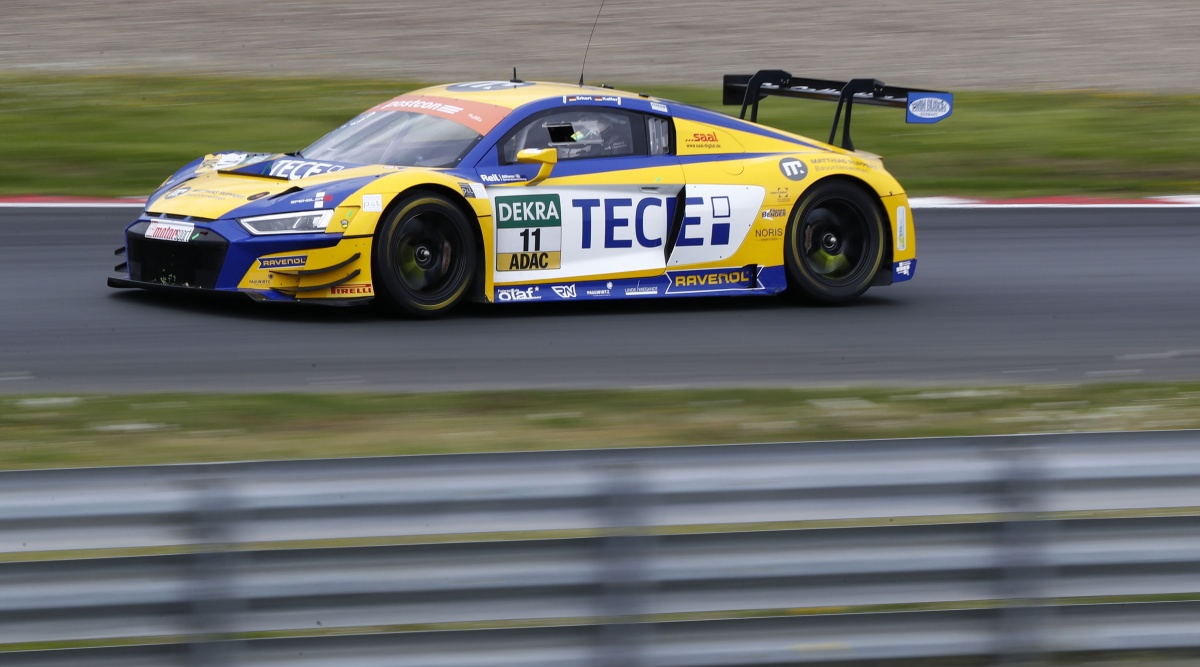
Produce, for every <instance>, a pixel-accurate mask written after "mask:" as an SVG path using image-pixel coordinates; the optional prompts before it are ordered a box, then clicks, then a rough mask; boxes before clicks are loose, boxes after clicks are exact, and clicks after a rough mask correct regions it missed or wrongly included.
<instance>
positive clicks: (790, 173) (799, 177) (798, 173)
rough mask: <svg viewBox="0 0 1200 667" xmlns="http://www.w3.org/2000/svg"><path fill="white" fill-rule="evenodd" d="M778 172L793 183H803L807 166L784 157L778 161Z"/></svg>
mask: <svg viewBox="0 0 1200 667" xmlns="http://www.w3.org/2000/svg"><path fill="white" fill-rule="evenodd" d="M779 171H781V172H783V175H784V176H786V177H787V178H788V179H790V180H793V181H803V180H804V179H805V178H807V177H808V165H806V164H804V163H803V162H801V161H800V160H797V159H796V158H794V157H785V158H783V159H782V160H780V161H779Z"/></svg>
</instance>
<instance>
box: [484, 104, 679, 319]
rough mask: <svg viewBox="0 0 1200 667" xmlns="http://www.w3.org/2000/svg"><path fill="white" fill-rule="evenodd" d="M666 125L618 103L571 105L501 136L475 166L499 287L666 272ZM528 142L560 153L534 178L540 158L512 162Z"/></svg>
mask: <svg viewBox="0 0 1200 667" xmlns="http://www.w3.org/2000/svg"><path fill="white" fill-rule="evenodd" d="M669 127H670V126H669V121H668V120H667V119H665V118H661V117H657V116H654V115H652V114H643V113H640V112H637V111H632V110H629V109H622V108H619V107H617V106H586V105H572V106H566V107H557V108H554V109H550V110H546V111H543V112H540V113H536V114H533V115H531V116H530V117H528V118H526V119H525V120H523V121H522V122H520V123H518V124H516V125H515V126H514V127H513V128H512V129H511V130H510V131H509V132H508V133H506V135H505V136H504V137H502V138H501V139H500V141H498V142H497V144H496V147H495V149H494V150H493V151H491V152H490V153H489V154H488V156H486V157H485V158H484V159H483V160H482V161H481V162H480V164H479V166H478V167H477V169H478V172H479V178H480V180H481V181H483V182H484V183H485V184H486V185H487V186H488V187H487V190H488V196H489V197H490V199H491V201H492V210H493V223H494V229H495V239H494V240H495V244H494V248H495V250H494V256H493V257H492V258H489V259H490V261H491V263H492V268H493V270H494V283H495V284H496V285H497V287H500V286H503V285H515V284H522V283H533V282H546V281H556V280H567V279H569V280H572V281H582V280H589V279H599V278H617V277H622V278H630V277H640V276H659V275H662V274H663V272H664V270H665V268H666V258H667V242H668V241H667V239H668V230H669V229H670V228H671V221H672V220H673V219H674V217H675V209H676V206H677V201H678V200H677V197H678V195H679V193H680V191H681V190H682V188H683V170H682V169H681V167H680V165H679V162H678V160H677V159H676V158H675V157H674V156H673V155H672V154H671V150H670V129H669ZM529 148H536V149H542V148H553V149H555V150H557V152H558V163H557V164H556V165H554V167H553V170H552V171H551V173H550V176H549V177H548V178H547V179H545V180H544V181H541V182H539V183H536V184H532V185H530V184H528V183H529V182H530V181H533V180H534V178H535V176H536V174H537V172H538V168H539V165H531V164H521V163H518V162H517V161H516V156H517V153H518V152H519V151H521V150H524V149H529ZM556 292H558V290H556ZM559 296H560V297H561V295H559Z"/></svg>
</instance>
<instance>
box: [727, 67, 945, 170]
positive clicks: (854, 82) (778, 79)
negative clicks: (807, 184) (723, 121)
mask: <svg viewBox="0 0 1200 667" xmlns="http://www.w3.org/2000/svg"><path fill="white" fill-rule="evenodd" d="M770 95H777V96H779V97H798V98H801V99H806V100H827V101H829V102H837V103H838V106H837V111H836V112H835V113H834V115H833V128H832V129H830V130H829V143H830V144H832V143H833V142H834V139H836V138H837V130H838V123H839V122H840V121H841V117H842V107H843V106H845V107H846V122H845V123H844V124H843V125H842V148H845V149H846V150H850V151H852V150H854V142H852V141H851V140H850V112H851V110H852V109H853V108H854V103H855V102H858V103H859V104H870V105H873V106H882V107H898V108H904V109H907V110H908V115H907V118H906V119H905V120H906V121H907V122H909V123H936V122H938V121H939V120H942V119H943V118H947V117H949V116H950V112H951V111H953V106H954V96H953V95H951V94H950V93H947V92H942V91H940V90H923V89H921V88H900V87H898V86H886V85H884V84H883V82H882V81H878V80H876V79H851V80H850V81H829V80H826V79H805V78H801V77H794V76H792V75H791V74H789V73H787V72H785V71H783V70H781V69H762V70H759V71H758V72H757V73H755V74H726V75H725V84H724V87H723V91H722V96H721V103H722V104H727V105H737V104H740V105H742V112H741V114H739V115H738V117H739V118H742V119H744V118H745V117H746V109H747V108H749V109H750V122H752V123H757V122H758V103H759V102H760V101H762V100H763V99H765V98H766V97H768V96H770Z"/></svg>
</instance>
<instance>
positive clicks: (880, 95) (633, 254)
mask: <svg viewBox="0 0 1200 667" xmlns="http://www.w3.org/2000/svg"><path fill="white" fill-rule="evenodd" d="M772 95H774V96H783V97H794V98H808V99H824V100H830V101H836V102H837V103H838V106H837V112H836V113H835V116H834V122H833V130H832V131H831V133H830V137H829V141H828V142H821V141H816V140H813V139H809V138H806V137H803V136H800V135H797V134H792V133H789V132H785V131H782V130H777V129H772V128H769V127H765V126H763V125H759V124H757V122H756V121H757V113H758V107H759V103H760V101H762V100H763V99H764V98H766V97H767V96H772ZM723 101H724V103H725V104H734V105H736V104H740V105H741V113H740V115H739V117H733V116H731V115H726V114H723V113H720V112H717V111H713V110H709V109H704V108H699V107H695V106H691V105H687V104H680V103H677V102H672V101H670V100H666V99H660V98H656V97H651V96H647V95H643V94H637V93H629V92H622V91H618V90H613V89H610V88H607V87H603V86H602V87H593V86H583V85H566V84H558V83H547V82H540V81H522V80H519V79H517V78H516V76H515V74H514V77H513V79H512V80H509V81H476V82H468V83H455V84H450V85H444V86H435V87H431V88H424V89H421V90H416V91H413V92H410V93H406V94H403V95H400V96H399V97H396V98H394V99H391V100H387V101H385V102H381V103H380V104H377V105H376V106H374V107H372V108H370V109H368V110H366V111H365V112H363V113H361V114H360V115H358V116H357V117H355V118H353V119H352V120H350V121H349V122H347V123H345V124H344V125H342V126H341V127H339V128H337V129H336V130H334V131H333V132H330V133H329V134H327V135H326V136H324V137H323V138H321V139H319V140H318V141H317V142H316V143H314V144H312V145H311V146H309V147H308V148H305V149H304V150H302V151H299V152H297V153H290V154H269V153H252V152H221V153H214V154H210V155H207V156H205V157H203V158H201V159H197V160H195V161H194V162H192V163H190V164H188V165H187V166H185V167H183V168H182V169H180V170H179V171H178V172H176V173H175V174H174V175H172V176H171V177H170V178H168V179H167V180H166V181H165V182H164V183H163V184H162V185H161V186H160V187H159V188H158V189H157V190H156V191H155V192H154V193H153V194H152V195H151V196H150V197H149V198H148V200H147V204H146V207H145V210H144V211H143V212H142V214H141V215H140V216H139V217H138V218H137V220H136V221H134V222H133V223H132V224H131V225H129V226H128V228H127V229H126V230H125V244H124V246H123V247H122V248H120V249H118V250H117V253H118V254H124V255H125V261H124V262H123V263H122V264H120V265H119V266H117V267H116V268H117V273H116V274H114V275H112V276H110V277H109V279H108V284H109V285H110V286H112V287H139V288H146V289H159V290H182V291H205V292H214V293H229V294H240V295H245V296H247V297H250V298H252V299H255V300H258V301H263V302H302V303H319V304H332V305H351V304H361V303H365V302H367V301H371V300H373V299H378V300H380V301H382V302H384V303H385V304H386V305H387V306H389V307H390V308H393V309H395V310H397V311H399V312H402V313H407V314H411V315H416V316H433V315H438V314H441V313H445V312H446V311H449V310H450V309H452V308H453V307H454V306H456V305H457V304H459V303H461V302H462V301H463V300H464V299H473V300H480V301H487V302H497V303H505V302H529V301H575V300H581V301H582V300H590V299H647V298H656V297H658V298H662V297H688V296H714V295H775V294H780V293H790V294H794V295H796V296H798V297H801V298H802V299H805V300H808V301H815V302H821V303H830V304H839V303H846V302H849V301H851V300H853V299H855V298H856V297H858V296H859V295H860V294H862V293H863V292H864V291H865V290H866V289H867V288H868V287H871V286H879V285H890V284H892V283H896V282H901V281H905V280H909V279H911V278H912V277H913V276H914V274H915V272H916V267H917V260H916V238H915V235H914V230H913V220H912V214H911V212H910V210H909V205H908V199H907V197H906V195H905V193H904V189H903V188H902V187H901V186H900V184H899V183H897V182H896V180H895V179H894V178H893V177H892V176H891V175H890V174H888V172H887V171H886V170H885V169H884V167H883V163H882V161H881V160H880V158H879V157H877V156H875V155H871V154H868V153H863V152H858V151H855V150H854V147H853V144H852V142H851V139H850V119H851V112H852V109H853V106H854V105H855V104H873V105H884V106H895V107H902V108H906V109H907V116H908V120H909V121H911V122H936V121H938V120H941V119H943V118H946V117H947V116H949V115H950V113H951V107H952V96H951V95H950V94H948V93H944V92H940V91H927V90H917V89H907V88H896V87H891V86H885V85H884V84H882V83H880V82H879V81H876V80H873V79H854V80H852V81H848V82H841V81H828V80H820V79H806V78H799V77H792V76H791V75H790V74H789V73H787V72H785V71H782V70H762V71H760V72H758V73H757V74H754V75H727V76H726V77H725V81H724V97H723ZM843 109H844V111H845V116H844V123H841V127H842V132H843V134H842V141H841V145H840V146H838V145H835V144H834V141H835V139H836V134H837V130H838V127H839V122H840V121H841V119H842V112H843ZM748 110H749V111H750V112H751V118H750V119H749V120H746V119H745V116H746V113H747V111H748Z"/></svg>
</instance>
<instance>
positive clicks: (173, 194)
mask: <svg viewBox="0 0 1200 667" xmlns="http://www.w3.org/2000/svg"><path fill="white" fill-rule="evenodd" d="M189 191H191V188H189V187H188V186H186V185H185V186H183V187H182V188H175V189H174V190H172V191H170V192H168V193H167V196H166V197H163V199H174V198H176V197H178V196H180V195H186V194H187V193H188V192H189Z"/></svg>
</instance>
